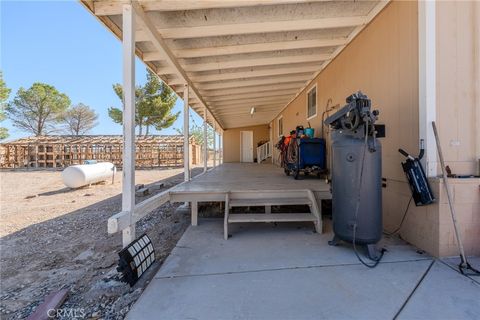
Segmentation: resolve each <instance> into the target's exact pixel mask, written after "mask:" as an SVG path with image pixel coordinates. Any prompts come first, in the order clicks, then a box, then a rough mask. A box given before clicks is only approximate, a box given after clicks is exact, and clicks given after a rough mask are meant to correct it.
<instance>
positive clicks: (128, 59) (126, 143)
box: [122, 4, 135, 247]
mask: <svg viewBox="0 0 480 320" xmlns="http://www.w3.org/2000/svg"><path fill="white" fill-rule="evenodd" d="M123 100H124V101H123V181H122V211H126V212H129V215H130V222H131V223H130V225H129V226H128V227H127V228H126V229H123V230H122V242H123V247H126V246H127V245H128V244H129V243H130V242H132V241H133V240H135V222H134V221H133V220H132V219H133V210H134V207H135V15H134V13H133V8H132V5H131V4H124V5H123Z"/></svg>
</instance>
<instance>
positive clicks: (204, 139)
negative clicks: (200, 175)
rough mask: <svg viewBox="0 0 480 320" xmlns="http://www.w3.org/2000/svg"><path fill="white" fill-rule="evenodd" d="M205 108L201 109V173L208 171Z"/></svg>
mask: <svg viewBox="0 0 480 320" xmlns="http://www.w3.org/2000/svg"><path fill="white" fill-rule="evenodd" d="M207 126H208V123H207V108H204V109H203V172H207V169H208V134H207V130H208V128H207Z"/></svg>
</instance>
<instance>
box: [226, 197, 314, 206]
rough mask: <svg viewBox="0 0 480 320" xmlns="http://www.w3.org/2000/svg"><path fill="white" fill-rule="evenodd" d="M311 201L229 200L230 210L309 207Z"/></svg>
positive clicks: (276, 199)
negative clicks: (235, 208) (240, 208)
mask: <svg viewBox="0 0 480 320" xmlns="http://www.w3.org/2000/svg"><path fill="white" fill-rule="evenodd" d="M311 204H312V201H310V199H308V198H271V199H268V198H266V199H230V203H229V205H230V208H232V207H255V206H259V207H260V206H295V205H311Z"/></svg>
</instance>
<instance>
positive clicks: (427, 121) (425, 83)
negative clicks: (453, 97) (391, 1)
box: [418, 1, 437, 177]
mask: <svg viewBox="0 0 480 320" xmlns="http://www.w3.org/2000/svg"><path fill="white" fill-rule="evenodd" d="M435 37H436V35H435V1H418V41H419V43H418V50H419V52H418V57H419V64H418V67H419V68H418V70H419V92H418V96H419V136H420V139H423V140H424V143H425V145H424V146H425V156H424V158H423V159H422V162H423V166H424V167H425V168H426V173H427V176H428V177H435V176H436V175H437V154H436V145H435V136H434V134H433V129H432V121H436V117H437V110H436V109H437V106H436V96H437V93H436V52H435V51H436V39H435Z"/></svg>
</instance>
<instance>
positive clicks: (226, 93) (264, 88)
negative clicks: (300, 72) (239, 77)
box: [200, 81, 305, 99]
mask: <svg viewBox="0 0 480 320" xmlns="http://www.w3.org/2000/svg"><path fill="white" fill-rule="evenodd" d="M304 83H305V81H302V82H288V83H283V84H271V85H266V86H253V87H241V88H230V89H223V90H208V91H202V90H200V93H201V94H202V96H203V97H204V98H205V99H208V98H211V97H218V96H230V95H233V94H239V93H243V94H246V95H249V94H252V93H256V92H268V91H275V90H288V89H298V88H300V87H301V86H302V85H303V84H304Z"/></svg>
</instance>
